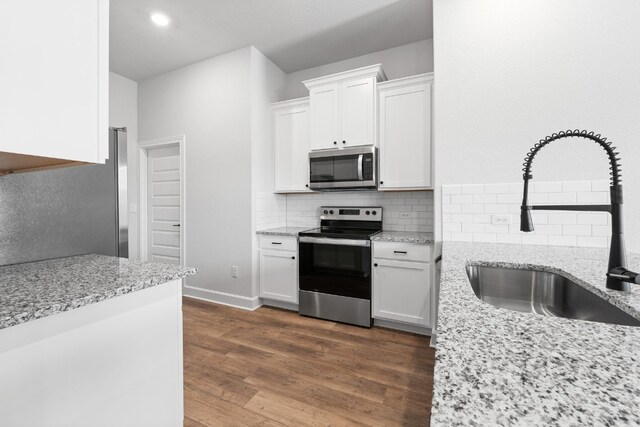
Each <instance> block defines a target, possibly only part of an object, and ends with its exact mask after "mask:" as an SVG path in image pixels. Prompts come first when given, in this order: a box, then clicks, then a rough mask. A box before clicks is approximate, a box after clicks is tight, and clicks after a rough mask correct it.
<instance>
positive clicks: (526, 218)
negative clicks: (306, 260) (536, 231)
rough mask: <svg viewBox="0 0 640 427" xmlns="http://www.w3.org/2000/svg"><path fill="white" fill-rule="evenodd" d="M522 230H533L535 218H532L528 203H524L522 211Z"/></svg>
mask: <svg viewBox="0 0 640 427" xmlns="http://www.w3.org/2000/svg"><path fill="white" fill-rule="evenodd" d="M520 231H525V232H530V231H533V219H531V208H530V207H529V206H527V205H522V208H521V211H520Z"/></svg>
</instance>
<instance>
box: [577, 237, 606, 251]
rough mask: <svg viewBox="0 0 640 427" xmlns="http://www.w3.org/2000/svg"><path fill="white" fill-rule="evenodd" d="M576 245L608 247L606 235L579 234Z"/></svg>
mask: <svg viewBox="0 0 640 427" xmlns="http://www.w3.org/2000/svg"><path fill="white" fill-rule="evenodd" d="M576 246H586V247H593V248H606V247H607V246H608V243H607V238H606V237H594V236H578V237H577V242H576Z"/></svg>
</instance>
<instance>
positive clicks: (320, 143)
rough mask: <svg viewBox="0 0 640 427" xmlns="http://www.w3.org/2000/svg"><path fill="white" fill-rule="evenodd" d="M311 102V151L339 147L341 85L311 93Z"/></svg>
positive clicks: (325, 87) (315, 90)
mask: <svg viewBox="0 0 640 427" xmlns="http://www.w3.org/2000/svg"><path fill="white" fill-rule="evenodd" d="M309 99H310V102H311V149H312V150H324V149H327V148H336V147H337V146H338V139H339V132H338V126H339V125H340V123H339V118H340V106H339V102H340V85H339V84H337V83H336V84H327V85H323V86H320V87H317V88H313V89H311V90H310V91H309Z"/></svg>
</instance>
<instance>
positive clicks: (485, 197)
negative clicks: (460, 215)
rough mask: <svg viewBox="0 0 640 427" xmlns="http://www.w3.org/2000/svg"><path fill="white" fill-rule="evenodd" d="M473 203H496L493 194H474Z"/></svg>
mask: <svg viewBox="0 0 640 427" xmlns="http://www.w3.org/2000/svg"><path fill="white" fill-rule="evenodd" d="M472 200H473V203H496V195H495V194H474V195H473V197H472Z"/></svg>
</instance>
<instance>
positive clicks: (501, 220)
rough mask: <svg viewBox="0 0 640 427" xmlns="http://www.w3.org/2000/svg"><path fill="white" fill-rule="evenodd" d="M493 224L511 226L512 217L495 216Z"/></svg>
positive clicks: (492, 219) (493, 216) (504, 215)
mask: <svg viewBox="0 0 640 427" xmlns="http://www.w3.org/2000/svg"><path fill="white" fill-rule="evenodd" d="M491 224H493V225H509V224H511V215H506V214H494V215H491Z"/></svg>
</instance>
